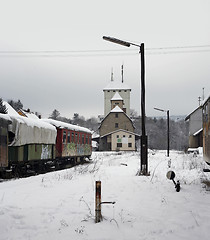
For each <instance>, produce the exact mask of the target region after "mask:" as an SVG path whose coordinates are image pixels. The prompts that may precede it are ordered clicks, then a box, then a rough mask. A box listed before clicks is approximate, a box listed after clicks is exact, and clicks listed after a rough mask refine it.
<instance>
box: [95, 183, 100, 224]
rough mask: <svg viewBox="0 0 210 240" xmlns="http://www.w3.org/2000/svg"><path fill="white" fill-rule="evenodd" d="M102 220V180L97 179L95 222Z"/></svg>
mask: <svg viewBox="0 0 210 240" xmlns="http://www.w3.org/2000/svg"><path fill="white" fill-rule="evenodd" d="M100 221H101V181H96V196H95V223H98V222H100Z"/></svg>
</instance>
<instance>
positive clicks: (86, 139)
mask: <svg viewBox="0 0 210 240" xmlns="http://www.w3.org/2000/svg"><path fill="white" fill-rule="evenodd" d="M85 143H86V144H88V135H86V138H85Z"/></svg>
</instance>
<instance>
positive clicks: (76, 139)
mask: <svg viewBox="0 0 210 240" xmlns="http://www.w3.org/2000/svg"><path fill="white" fill-rule="evenodd" d="M77 142H78V135H77V133H75V143H77Z"/></svg>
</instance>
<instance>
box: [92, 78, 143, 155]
mask: <svg viewBox="0 0 210 240" xmlns="http://www.w3.org/2000/svg"><path fill="white" fill-rule="evenodd" d="M122 75H123V74H122ZM103 92H104V118H103V120H102V121H101V124H100V126H99V136H98V137H97V138H96V139H95V140H97V142H98V143H99V150H100V151H134V150H136V144H135V143H136V140H137V139H139V138H140V136H139V135H138V134H135V133H134V130H135V127H134V125H133V122H132V120H131V119H130V92H131V88H130V87H128V86H127V85H126V84H125V83H124V82H123V77H122V82H114V81H113V78H112V79H111V82H110V83H109V84H108V85H107V86H106V87H105V88H104V89H103Z"/></svg>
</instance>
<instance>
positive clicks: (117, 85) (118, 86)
mask: <svg viewBox="0 0 210 240" xmlns="http://www.w3.org/2000/svg"><path fill="white" fill-rule="evenodd" d="M103 90H131V88H130V87H129V86H128V85H127V84H125V83H124V82H120V81H111V82H110V83H109V84H108V85H107V86H106V87H105V88H104V89H103Z"/></svg>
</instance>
